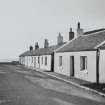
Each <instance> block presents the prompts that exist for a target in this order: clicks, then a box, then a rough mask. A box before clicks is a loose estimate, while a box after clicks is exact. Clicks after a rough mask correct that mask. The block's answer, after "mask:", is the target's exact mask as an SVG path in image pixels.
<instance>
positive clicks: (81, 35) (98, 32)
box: [81, 30, 105, 37]
mask: <svg viewBox="0 0 105 105" xmlns="http://www.w3.org/2000/svg"><path fill="white" fill-rule="evenodd" d="M100 32H105V30H102V31H98V32H94V33H91V34H86V35H84V34H83V35H81V36H82V37H85V36H89V35H94V34H96V33H100Z"/></svg>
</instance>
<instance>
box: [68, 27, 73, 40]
mask: <svg viewBox="0 0 105 105" xmlns="http://www.w3.org/2000/svg"><path fill="white" fill-rule="evenodd" d="M73 38H74V32H73V31H72V28H70V32H69V40H72V39H73Z"/></svg>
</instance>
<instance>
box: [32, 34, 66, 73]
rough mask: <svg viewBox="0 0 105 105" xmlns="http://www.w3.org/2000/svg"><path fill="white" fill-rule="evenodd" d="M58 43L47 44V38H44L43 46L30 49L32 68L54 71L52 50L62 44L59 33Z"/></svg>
mask: <svg viewBox="0 0 105 105" xmlns="http://www.w3.org/2000/svg"><path fill="white" fill-rule="evenodd" d="M57 39H58V44H57V45H53V46H49V43H48V40H47V39H45V43H44V48H38V49H35V50H33V51H32V53H31V56H33V68H34V69H37V70H39V69H40V70H43V71H54V51H55V50H56V49H57V48H59V47H61V46H62V45H64V44H65V43H64V42H63V37H62V36H61V34H60V33H59V36H58V38H57Z"/></svg>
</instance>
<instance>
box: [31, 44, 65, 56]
mask: <svg viewBox="0 0 105 105" xmlns="http://www.w3.org/2000/svg"><path fill="white" fill-rule="evenodd" d="M64 44H65V43H63V44H62V45H64ZM62 45H53V46H50V47H48V48H39V49H37V50H33V51H32V53H31V55H32V56H39V55H51V54H53V52H54V51H55V50H56V49H57V48H59V47H61V46H62Z"/></svg>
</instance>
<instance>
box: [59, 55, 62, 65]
mask: <svg viewBox="0 0 105 105" xmlns="http://www.w3.org/2000/svg"><path fill="white" fill-rule="evenodd" d="M59 66H62V56H59Z"/></svg>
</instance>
